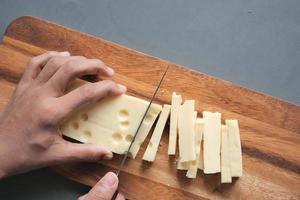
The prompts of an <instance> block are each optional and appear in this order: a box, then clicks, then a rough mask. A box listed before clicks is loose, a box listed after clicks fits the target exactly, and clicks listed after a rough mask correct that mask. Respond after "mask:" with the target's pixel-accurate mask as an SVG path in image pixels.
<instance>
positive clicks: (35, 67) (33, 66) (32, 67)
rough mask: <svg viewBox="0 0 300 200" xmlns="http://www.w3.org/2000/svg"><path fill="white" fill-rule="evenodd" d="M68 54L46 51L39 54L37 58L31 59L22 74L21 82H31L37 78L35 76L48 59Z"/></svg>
mask: <svg viewBox="0 0 300 200" xmlns="http://www.w3.org/2000/svg"><path fill="white" fill-rule="evenodd" d="M68 54H69V53H68V52H56V51H48V52H47V53H44V54H41V55H39V56H35V57H33V58H32V59H31V60H30V61H29V63H28V66H27V68H26V70H25V72H24V75H23V77H22V79H23V81H31V80H33V79H35V78H36V77H37V75H38V74H39V73H40V71H41V70H42V68H43V66H44V65H45V64H46V63H47V62H48V60H49V59H50V58H52V57H53V56H58V55H68Z"/></svg>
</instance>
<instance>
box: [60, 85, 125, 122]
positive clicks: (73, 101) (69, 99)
mask: <svg viewBox="0 0 300 200" xmlns="http://www.w3.org/2000/svg"><path fill="white" fill-rule="evenodd" d="M124 92H126V87H125V86H124V85H120V84H116V83H114V82H113V81H111V80H104V81H101V82H96V83H87V84H85V85H83V86H81V87H79V88H77V89H75V90H73V91H71V92H69V93H68V94H66V95H64V96H62V97H60V98H58V100H57V101H58V102H57V104H58V105H59V107H61V108H62V109H60V110H59V113H58V116H57V119H58V120H62V119H64V118H65V117H67V116H69V115H70V114H71V113H72V112H74V111H76V110H78V109H79V108H81V107H83V106H85V105H87V104H91V103H94V102H96V101H98V100H100V99H102V98H104V97H105V96H108V95H119V94H122V93H124Z"/></svg>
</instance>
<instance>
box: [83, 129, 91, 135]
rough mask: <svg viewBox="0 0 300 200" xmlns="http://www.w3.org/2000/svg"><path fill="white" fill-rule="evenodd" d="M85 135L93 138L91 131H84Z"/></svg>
mask: <svg viewBox="0 0 300 200" xmlns="http://www.w3.org/2000/svg"><path fill="white" fill-rule="evenodd" d="M83 134H84V135H85V136H87V137H91V136H92V132H91V131H89V130H85V131H83Z"/></svg>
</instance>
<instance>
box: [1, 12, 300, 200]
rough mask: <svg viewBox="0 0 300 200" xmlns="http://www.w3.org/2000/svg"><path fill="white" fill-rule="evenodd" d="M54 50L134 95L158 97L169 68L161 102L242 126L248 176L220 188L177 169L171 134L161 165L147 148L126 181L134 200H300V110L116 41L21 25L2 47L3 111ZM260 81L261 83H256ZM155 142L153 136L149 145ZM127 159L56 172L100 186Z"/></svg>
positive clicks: (30, 20) (27, 22)
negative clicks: (29, 72) (80, 58)
mask: <svg viewBox="0 0 300 200" xmlns="http://www.w3.org/2000/svg"><path fill="white" fill-rule="evenodd" d="M47 50H57V51H65V50H68V51H70V52H71V53H72V54H73V55H84V56H86V57H89V58H99V59H101V60H103V61H104V62H105V63H106V64H107V65H109V66H111V67H112V68H114V69H115V71H116V75H115V76H114V78H113V79H114V80H115V81H117V82H119V83H122V84H125V85H127V87H128V89H129V93H130V94H132V95H135V96H139V97H144V98H150V96H151V94H152V93H153V91H154V89H155V86H156V84H157V82H158V80H159V78H160V76H161V74H162V73H163V71H164V70H165V69H166V67H167V66H168V65H169V66H170V68H169V70H168V72H167V75H166V77H165V79H164V82H163V84H162V86H161V89H160V90H159V92H158V95H157V97H156V99H155V100H156V101H157V102H159V103H170V100H171V98H170V97H171V93H172V92H173V91H176V92H178V93H179V94H181V95H182V96H183V97H184V99H195V100H196V109H197V111H198V112H199V113H201V112H202V111H203V110H209V111H219V112H221V113H222V118H223V120H224V119H228V118H235V119H238V120H239V122H240V130H241V140H242V148H243V168H244V175H243V177H241V178H239V179H234V181H233V183H232V184H222V185H221V184H220V175H204V174H203V173H202V171H201V172H199V173H198V177H197V179H195V180H190V179H187V178H186V177H185V172H183V171H177V170H176V165H175V162H176V158H174V157H169V156H168V155H167V144H168V130H166V131H165V132H164V134H163V138H162V142H161V145H160V147H159V150H158V154H157V158H156V161H155V162H154V163H153V164H149V163H146V162H143V161H142V159H141V157H142V155H143V153H144V151H145V147H146V145H147V142H146V144H144V145H143V146H142V148H141V150H140V152H139V154H138V156H137V158H136V159H135V160H128V162H127V163H126V166H125V168H124V170H123V172H122V173H121V175H120V188H121V191H122V192H123V193H124V194H125V195H126V197H127V198H129V199H147V200H151V199H172V200H173V199H300V107H299V106H297V105H294V104H291V103H288V102H285V101H282V100H279V99H276V98H273V97H270V96H268V95H265V94H261V93H258V92H255V91H253V90H250V89H246V88H243V87H240V86H237V85H235V84H232V83H230V82H227V81H223V80H220V79H217V78H214V77H211V76H208V75H206V74H203V73H200V72H196V71H193V70H190V69H187V68H185V67H182V66H179V65H176V64H173V63H170V62H168V61H165V60H162V59H159V58H155V57H152V56H149V55H146V54H143V53H140V52H137V51H135V50H132V49H128V48H126V47H123V46H120V45H117V44H114V43H112V42H109V41H106V40H103V39H101V38H96V37H93V36H91V35H87V34H83V33H80V32H77V31H74V30H71V29H68V28H65V27H63V26H60V25H57V24H54V23H51V22H48V21H45V20H42V19H38V18H34V17H28V16H26V17H20V18H18V19H16V20H14V21H13V22H12V23H11V24H10V25H9V26H8V27H7V30H6V32H5V34H4V37H3V40H2V44H1V45H0V106H1V107H0V109H3V107H4V106H5V104H6V103H7V101H8V100H9V97H10V95H11V94H12V92H13V90H14V88H15V86H16V84H17V83H18V80H19V79H20V77H21V75H22V73H23V71H24V67H25V66H26V62H27V61H28V60H29V59H30V58H31V57H32V56H34V55H38V54H40V53H43V52H45V51H47ZM253 81H255V77H253ZM147 141H149V137H148V138H147ZM120 158H121V157H120V156H118V155H115V157H114V159H113V160H112V161H109V162H108V161H105V162H103V163H102V164H99V163H93V164H86V163H73V164H68V165H62V166H56V167H54V170H55V171H57V172H58V173H60V174H62V175H64V176H66V177H68V178H71V179H73V180H75V181H79V182H81V183H84V184H87V185H90V186H92V185H94V184H95V183H96V182H97V181H98V180H99V179H100V177H101V176H102V175H103V174H104V173H106V172H107V171H111V170H113V171H114V170H115V169H116V167H117V166H118V164H119V161H120Z"/></svg>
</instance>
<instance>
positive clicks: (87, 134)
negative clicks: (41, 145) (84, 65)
mask: <svg viewBox="0 0 300 200" xmlns="http://www.w3.org/2000/svg"><path fill="white" fill-rule="evenodd" d="M82 84H84V81H80V82H78V81H76V82H75V84H74V85H72V86H71V88H72V89H74V88H76V87H79V86H80V85H82ZM148 104H149V102H147V101H144V100H142V99H139V98H136V97H133V96H129V95H125V94H123V95H119V96H110V97H105V98H104V99H102V100H100V101H98V102H96V103H95V104H93V105H90V106H88V107H85V108H83V109H81V110H79V111H78V112H77V113H75V114H74V115H73V116H72V117H71V118H70V119H69V120H67V121H66V122H65V123H64V124H63V125H62V127H61V131H62V133H63V134H64V135H66V136H68V137H70V138H73V139H75V140H78V141H81V142H84V143H94V144H99V145H102V146H104V147H106V148H108V149H109V150H111V151H112V152H114V153H118V154H123V153H124V152H125V151H127V149H128V147H129V145H130V142H131V141H132V139H133V135H134V133H135V132H136V129H137V127H138V125H139V123H140V121H141V119H142V117H143V114H144V113H145V111H146V108H147V106H148ZM161 109H162V106H161V105H158V104H152V105H151V108H150V110H149V112H148V115H147V117H146V119H145V120H144V122H143V124H142V126H141V129H140V131H139V133H138V136H140V137H137V138H136V142H137V143H138V144H141V143H142V142H143V141H144V139H145V137H146V136H147V134H148V132H149V130H150V129H151V127H152V125H153V123H154V121H155V119H156V117H157V116H158V114H159V113H160V111H161ZM139 147H140V145H138V146H137V147H136V148H135V149H134V152H131V154H132V157H133V158H134V157H135V156H136V153H137V151H138V149H139Z"/></svg>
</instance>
